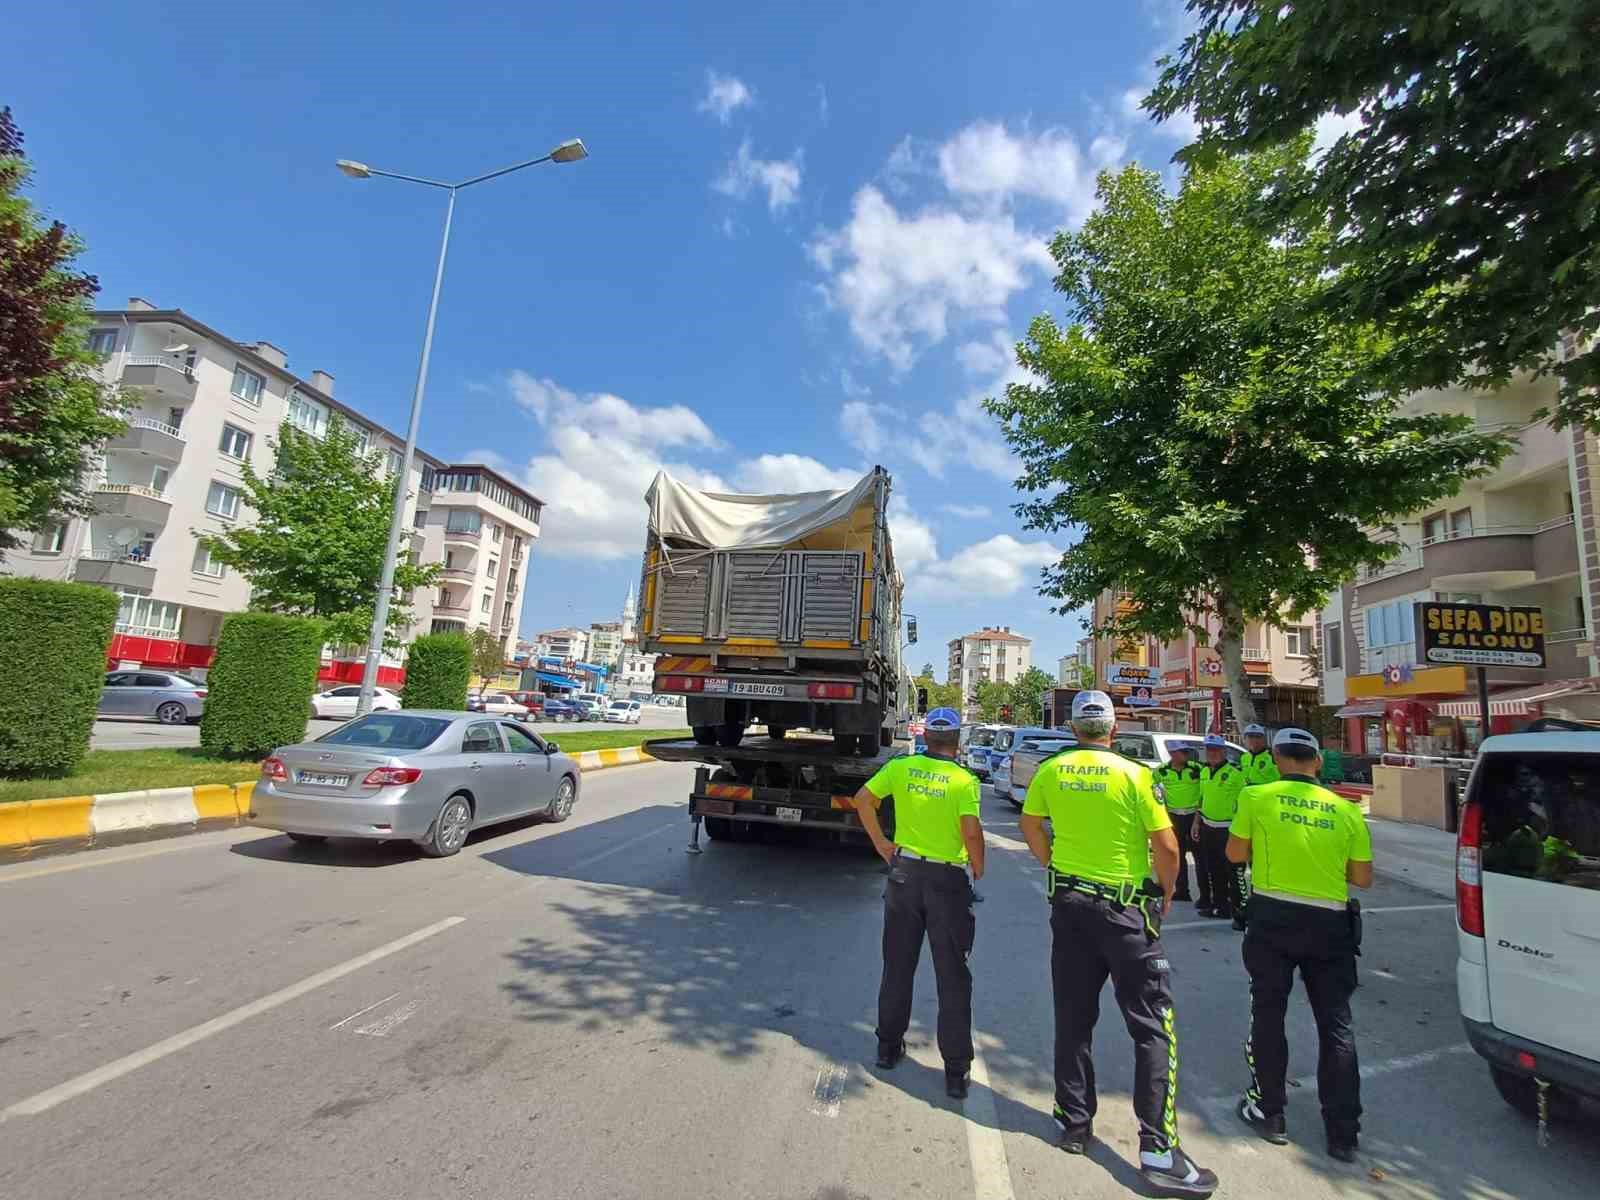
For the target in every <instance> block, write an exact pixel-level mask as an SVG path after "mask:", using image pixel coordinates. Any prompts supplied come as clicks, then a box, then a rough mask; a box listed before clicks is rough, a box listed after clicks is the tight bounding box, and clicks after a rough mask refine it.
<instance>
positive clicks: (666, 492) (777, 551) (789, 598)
mask: <svg viewBox="0 0 1600 1200" xmlns="http://www.w3.org/2000/svg"><path fill="white" fill-rule="evenodd" d="M890 486H891V484H890V479H889V475H888V473H887V472H886V471H884V469H883V468H882V467H876V468H874V469H873V471H872V472H871V473H870V474H868V475H867V476H865V477H863V479H862V480H861V481H860V483H858V484H856V485H855V486H854V487H852V488H848V489H845V490H843V491H840V492H814V493H802V494H796V495H780V496H732V495H719V494H710V493H701V492H694V491H692V490H690V489H687V488H685V487H683V485H681V484H678V483H677V482H676V481H674V480H672V479H671V478H670V477H669V476H665V475H660V476H657V479H656V482H655V483H653V484H652V485H651V490H650V492H649V494H648V495H647V501H648V502H649V504H650V506H651V512H650V524H649V529H648V531H647V534H646V540H645V553H644V563H643V569H642V574H641V579H640V588H639V595H640V606H639V646H640V649H641V650H643V651H645V652H646V653H653V654H657V655H660V656H661V657H660V658H658V659H657V661H656V667H655V670H656V676H655V690H656V691H657V692H661V693H666V694H678V695H682V696H684V697H685V700H686V702H687V708H688V718H689V724H690V725H691V726H692V727H694V728H695V730H696V731H697V736H700V737H702V738H709V737H712V736H716V737H718V738H720V739H721V740H722V741H723V744H728V743H729V742H730V741H734V742H736V741H737V739H738V738H739V737H740V736H742V730H743V728H744V727H745V726H747V725H749V724H752V723H763V724H766V725H767V726H769V727H776V728H779V729H799V728H805V729H813V730H820V731H831V732H833V733H835V734H838V735H844V736H855V737H858V738H860V740H861V741H862V742H863V743H864V742H865V741H866V738H867V736H869V735H870V736H873V737H877V738H878V739H879V740H880V741H881V742H882V743H883V744H887V741H888V739H889V737H891V736H892V734H893V732H894V729H895V727H896V724H897V722H898V721H899V720H900V718H901V716H902V715H903V714H901V713H900V712H899V711H898V710H899V709H900V707H901V705H902V700H903V698H902V695H901V693H902V690H903V689H902V688H901V687H900V674H901V668H900V653H899V652H900V643H899V638H900V591H901V580H900V576H899V574H898V572H897V571H896V569H895V565H894V549H893V545H892V544H891V542H890V538H889V527H888V517H887V512H888V504H889V493H890ZM663 497H665V498H663ZM723 516H726V517H727V519H726V520H721V519H720V518H722V517H723ZM763 541H765V542H766V543H768V544H759V543H762V542H763Z"/></svg>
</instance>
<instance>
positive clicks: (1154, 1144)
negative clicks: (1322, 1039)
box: [1022, 691, 1217, 1197]
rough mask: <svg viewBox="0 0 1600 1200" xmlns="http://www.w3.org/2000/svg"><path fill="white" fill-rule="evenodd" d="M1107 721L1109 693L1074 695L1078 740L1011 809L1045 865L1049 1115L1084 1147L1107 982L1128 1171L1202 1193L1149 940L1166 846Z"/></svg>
mask: <svg viewBox="0 0 1600 1200" xmlns="http://www.w3.org/2000/svg"><path fill="white" fill-rule="evenodd" d="M1115 727H1116V724H1115V720H1114V711H1113V709H1112V706H1111V698H1110V697H1109V696H1107V695H1106V694H1105V693H1104V692H1099V691H1081V692H1079V693H1078V694H1077V695H1075V696H1074V697H1073V698H1072V730H1073V733H1074V734H1076V736H1077V739H1078V745H1077V747H1076V748H1074V749H1069V750H1064V751H1062V752H1061V753H1060V754H1057V755H1055V756H1054V757H1052V758H1048V759H1046V760H1045V761H1044V762H1043V763H1042V764H1040V766H1039V769H1038V771H1037V772H1036V773H1035V774H1034V777H1033V781H1032V782H1031V783H1030V784H1029V785H1028V795H1027V798H1026V800H1025V801H1024V802H1023V806H1022V835H1023V837H1024V838H1026V839H1027V842H1028V848H1029V849H1030V850H1032V851H1033V856H1034V857H1035V858H1037V859H1038V860H1039V864H1040V865H1041V866H1043V867H1044V868H1045V870H1046V879H1047V880H1048V886H1047V888H1046V893H1047V895H1048V896H1049V899H1050V979H1051V987H1052V991H1053V994H1054V999H1055V1027H1056V1046H1055V1077H1056V1097H1055V1110H1054V1116H1055V1121H1056V1124H1057V1126H1059V1128H1060V1130H1061V1146H1062V1148H1063V1149H1064V1150H1066V1151H1068V1152H1069V1153H1071V1154H1084V1153H1087V1151H1088V1148H1089V1144H1090V1141H1091V1140H1092V1138H1093V1135H1094V1116H1095V1112H1096V1109H1097V1105H1098V1102H1097V1097H1096V1094H1095V1085H1094V1060H1093V1057H1092V1055H1091V1053H1090V1045H1091V1040H1092V1038H1093V1036H1094V1027H1095V1022H1096V1020H1097V1019H1098V1018H1099V1015H1100V989H1101V988H1102V987H1103V986H1104V984H1105V981H1106V978H1107V977H1108V976H1109V977H1110V979H1111V981H1112V985H1113V988H1114V992H1115V995H1116V1000H1117V1007H1118V1008H1119V1009H1120V1010H1121V1011H1122V1019H1123V1022H1124V1023H1125V1024H1126V1025H1127V1027H1128V1034H1129V1036H1130V1037H1132V1038H1133V1046H1134V1085H1133V1109H1134V1113H1135V1115H1136V1116H1137V1117H1138V1120H1139V1172H1140V1174H1141V1175H1142V1176H1143V1177H1144V1180H1145V1183H1146V1185H1147V1187H1148V1188H1149V1190H1150V1191H1151V1193H1152V1194H1154V1195H1157V1196H1173V1197H1204V1196H1209V1195H1211V1193H1212V1191H1213V1190H1214V1189H1215V1188H1216V1186H1217V1177H1216V1175H1215V1174H1214V1173H1213V1172H1211V1171H1208V1170H1206V1169H1204V1168H1203V1167H1201V1166H1199V1165H1198V1164H1197V1163H1195V1161H1194V1160H1193V1159H1191V1158H1190V1157H1189V1156H1188V1154H1187V1153H1185V1151H1184V1150H1183V1149H1182V1148H1181V1147H1180V1146H1179V1143H1178V1032H1177V1026H1176V1024H1175V1022H1174V1018H1173V1013H1172V992H1171V988H1170V985H1169V981H1168V976H1169V973H1170V971H1171V967H1170V965H1169V964H1168V961H1167V953H1166V950H1165V949H1163V947H1162V945H1161V921H1162V918H1163V917H1165V916H1166V915H1167V913H1169V912H1170V911H1171V910H1172V893H1173V888H1174V886H1175V884H1176V882H1177V877H1178V861H1179V856H1178V841H1177V838H1176V837H1175V836H1174V835H1173V832H1172V821H1171V819H1170V818H1169V817H1168V816H1167V812H1166V810H1165V809H1164V808H1163V807H1162V806H1161V803H1160V802H1159V801H1158V800H1157V799H1156V795H1155V789H1154V786H1153V783H1152V779H1151V775H1150V772H1149V771H1147V770H1146V769H1145V768H1144V767H1142V766H1141V765H1139V764H1138V763H1136V762H1132V761H1130V760H1128V759H1126V758H1123V757H1122V756H1121V755H1120V754H1115V753H1113V752H1112V750H1111V733H1112V730H1113V729H1115ZM1047 818H1048V819H1049V821H1050V824H1051V832H1049V833H1047V832H1046V830H1045V820H1046V819H1047ZM1052 834H1053V838H1054V840H1053V841H1052ZM1152 857H1153V858H1154V871H1155V878H1154V879H1152V878H1151V869H1152V867H1151V860H1152ZM1158 881H1159V882H1158Z"/></svg>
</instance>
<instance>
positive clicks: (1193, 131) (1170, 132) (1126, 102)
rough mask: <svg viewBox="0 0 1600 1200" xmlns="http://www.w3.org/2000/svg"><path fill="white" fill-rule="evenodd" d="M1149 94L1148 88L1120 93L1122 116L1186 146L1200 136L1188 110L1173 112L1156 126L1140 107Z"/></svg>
mask: <svg viewBox="0 0 1600 1200" xmlns="http://www.w3.org/2000/svg"><path fill="white" fill-rule="evenodd" d="M1149 94H1150V88H1149V87H1131V88H1129V89H1128V90H1127V91H1125V92H1123V93H1122V115H1123V116H1124V117H1125V118H1126V119H1127V120H1129V121H1130V122H1133V123H1135V124H1137V125H1143V126H1144V127H1146V128H1147V129H1149V130H1150V131H1151V132H1152V133H1156V134H1158V135H1160V136H1161V137H1164V138H1170V139H1172V140H1173V141H1175V142H1179V143H1182V144H1183V145H1188V144H1189V143H1190V142H1192V141H1195V140H1196V139H1197V138H1199V136H1200V123H1199V122H1198V121H1196V120H1195V119H1194V114H1193V113H1191V112H1190V111H1189V110H1188V109H1183V110H1182V111H1181V112H1175V113H1173V114H1172V115H1171V116H1170V117H1168V118H1167V119H1166V120H1165V121H1163V122H1161V124H1159V125H1157V124H1156V123H1155V121H1154V119H1153V118H1152V117H1151V115H1150V114H1149V113H1148V112H1146V111H1145V110H1144V108H1143V107H1141V106H1142V105H1143V104H1144V98H1145V97H1146V96H1147V95H1149Z"/></svg>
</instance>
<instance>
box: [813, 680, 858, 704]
mask: <svg viewBox="0 0 1600 1200" xmlns="http://www.w3.org/2000/svg"><path fill="white" fill-rule="evenodd" d="M806 695H808V696H810V697H811V698H812V699H813V700H854V699H855V695H856V685H855V684H853V683H809V684H807V685H806Z"/></svg>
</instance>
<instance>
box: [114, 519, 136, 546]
mask: <svg viewBox="0 0 1600 1200" xmlns="http://www.w3.org/2000/svg"><path fill="white" fill-rule="evenodd" d="M111 540H112V541H113V542H115V543H116V544H117V545H119V546H121V547H122V548H123V549H124V550H126V549H127V548H128V547H129V546H132V545H133V544H134V543H136V542H137V541H138V540H139V530H138V528H137V527H135V526H133V525H125V526H123V527H122V528H121V529H119V530H117V531H116V532H115V533H113V534H112V535H111Z"/></svg>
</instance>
